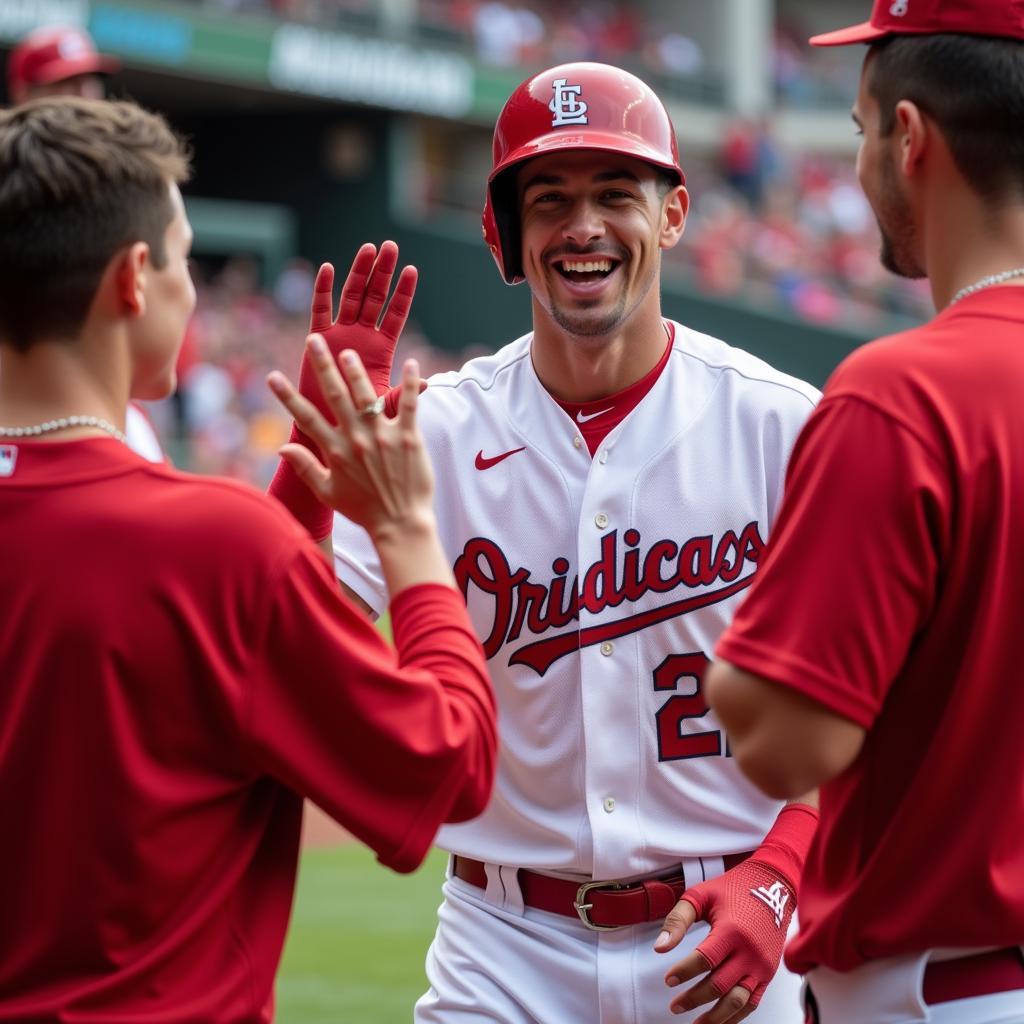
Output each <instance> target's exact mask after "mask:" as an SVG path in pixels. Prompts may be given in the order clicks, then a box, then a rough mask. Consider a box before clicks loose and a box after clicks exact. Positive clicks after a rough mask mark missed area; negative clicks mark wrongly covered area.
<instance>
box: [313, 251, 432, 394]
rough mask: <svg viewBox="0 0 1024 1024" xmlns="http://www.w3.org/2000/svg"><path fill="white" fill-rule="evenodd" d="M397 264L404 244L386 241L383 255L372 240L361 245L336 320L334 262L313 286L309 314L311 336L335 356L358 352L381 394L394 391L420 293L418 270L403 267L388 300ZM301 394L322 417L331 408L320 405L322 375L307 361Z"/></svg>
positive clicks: (373, 384) (321, 268)
mask: <svg viewBox="0 0 1024 1024" xmlns="http://www.w3.org/2000/svg"><path fill="white" fill-rule="evenodd" d="M397 265H398V246H397V245H395V243H394V242H383V243H382V244H381V247H380V252H378V251H377V247H376V246H375V245H374V244H373V243H372V242H367V243H366V244H365V245H363V246H361V247H360V249H359V251H358V252H357V253H356V256H355V259H354V260H353V261H352V266H351V268H350V269H349V272H348V277H347V278H345V283H344V285H343V286H342V289H341V302H340V304H339V306H338V315H337V317H336V318H335V316H334V267H333V266H332V265H331V264H330V263H325V264H323V266H321V267H320V271H319V273H318V274H317V275H316V283H315V284H314V285H313V301H312V305H311V306H310V311H309V329H310V332H311V333H316V334H320V335H322V336H323V339H324V341H325V342H326V343H327V347H328V349H329V350H330V353H331V355H332V356H334V357H335V358H336V357H337V356H338V354H339V353H340V352H341V351H342V350H343V349H352V351H353V352H355V353H356V354H357V355H358V356H359V358H360V360H362V363H363V366H364V367H365V368H366V372H367V375H368V376H369V378H370V383H371V384H372V386H373V389H374V391H375V392H376V393H377V394H378V395H382V394H384V392H386V391H387V390H388V389H389V388H390V387H391V364H392V362H393V361H394V358H395V348H396V347H397V345H398V339H399V337H400V336H401V334H402V330H403V328H404V327H405V322H406V320H408V318H409V309H410V308H411V306H412V300H413V296H414V295H415V294H416V280H417V276H418V274H417V271H416V268H415V267H403V268H402V272H401V273H400V274H399V275H398V284H397V285H396V286H395V292H394V294H393V295H392V296H391V301H390V302H389V301H388V292H389V291H390V290H391V279H392V277H393V276H394V273H395V267H396V266H397ZM382 314H383V316H382ZM378 321H379V324H380V326H378ZM299 390H300V391H301V392H302V393H303V394H304V395H305V396H306V397H307V398H309V399H310V400H311V401H313V402H314V404H316V406H317V408H318V409H320V411H321V413H324V412H326V407H325V406H323V405H322V404H321V403H320V401H318V398H319V397H320V394H319V391H318V390H317V387H316V374H315V373H313V372H312V368H311V367H309V365H308V359H305V358H304V359H303V362H302V369H301V371H300V374H299Z"/></svg>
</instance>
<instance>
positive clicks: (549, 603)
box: [453, 453, 764, 676]
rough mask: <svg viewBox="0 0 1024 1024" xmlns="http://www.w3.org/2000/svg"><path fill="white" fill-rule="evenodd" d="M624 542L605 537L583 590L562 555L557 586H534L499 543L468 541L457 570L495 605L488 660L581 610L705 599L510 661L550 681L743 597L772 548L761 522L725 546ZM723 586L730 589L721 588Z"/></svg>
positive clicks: (542, 643) (556, 640)
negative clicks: (566, 661) (604, 646)
mask: <svg viewBox="0 0 1024 1024" xmlns="http://www.w3.org/2000/svg"><path fill="white" fill-rule="evenodd" d="M509 454H511V453H509ZM622 542H623V545H624V550H623V551H622V552H621V554H620V550H619V547H620V545H619V533H618V531H617V530H613V531H612V532H610V533H607V534H605V535H604V536H603V537H602V538H601V555H600V557H599V558H598V560H597V561H596V562H595V563H594V564H593V565H591V566H590V567H589V568H588V569H587V570H586V571H585V572H584V573H583V574H582V579H583V583H582V585H580V582H579V580H580V577H579V576H577V577H576V578H574V579H573V581H572V583H571V584H569V583H568V573H569V566H570V563H569V560H568V559H567V558H562V557H559V558H556V559H555V560H554V562H552V563H551V569H552V571H553V572H554V574H555V575H554V576H553V577H552V579H551V582H550V583H547V584H544V583H534V582H532V581H531V579H530V575H531V573H530V570H529V569H523V568H519V569H516V570H514V571H513V569H512V567H511V566H510V565H509V563H508V559H507V558H506V557H505V554H504V552H503V551H502V550H501V548H500V547H498V545H497V544H496V543H495V542H494V541H492V540H488V539H487V538H486V537H474V538H473V539H472V540H470V541H468V542H467V543H466V546H465V548H464V549H463V552H462V554H461V555H460V556H459V557H458V558H457V559H456V561H455V565H454V567H453V568H454V572H455V579H456V580H457V581H458V584H459V586H460V587H461V589H462V593H463V596H465V597H466V598H467V600H468V598H469V588H470V587H471V586H473V587H476V589H477V590H479V591H480V592H481V593H482V594H487V595H490V596H491V597H492V598H493V600H494V624H493V626H492V627H491V631H490V633H489V634H488V635H487V637H486V638H485V639H484V641H483V647H484V653H485V654H486V655H487V657H488V658H493V657H494V656H495V655H496V654H497V653H498V651H500V650H501V648H502V647H504V646H505V644H507V643H510V642H512V641H514V640H516V639H518V637H519V636H520V635H521V633H522V631H523V627H524V626H525V627H526V628H527V629H528V630H529V631H530V632H531V633H534V634H540V633H545V632H547V631H548V630H550V629H561V628H562V627H563V626H568V625H569V623H570V622H573V621H578V620H579V617H580V609H581V608H582V609H584V610H585V611H587V612H589V613H590V614H592V615H597V614H599V613H600V612H603V611H604V610H605V609H606V608H617V607H618V606H619V605H621V604H623V603H624V602H630V603H632V602H635V601H637V600H639V599H640V598H641V597H643V596H644V595H645V594H648V593H655V594H667V593H669V592H670V591H673V590H675V589H677V588H678V587H686V588H688V589H690V590H697V589H698V588H699V590H700V592H699V593H694V594H692V595H689V596H687V597H684V598H682V599H680V600H676V601H672V602H669V603H668V604H665V605H661V606H660V607H658V608H651V609H648V610H647V611H643V612H637V613H635V614H633V615H627V616H625V617H624V618H621V619H617V620H616V621H614V622H605V623H601V624H600V625H597V626H587V627H585V628H583V629H575V630H570V631H568V632H565V633H559V634H558V635H556V636H552V637H546V638H544V639H541V640H535V641H534V642H532V643H528V644H525V645H524V646H522V647H520V648H519V649H518V650H517V651H515V652H514V653H513V655H512V656H511V658H509V664H510V665H528V666H529V667H530V668H532V669H533V670H534V671H535V672H536V673H537V674H538V675H541V676H542V675H544V673H545V672H547V670H548V669H549V668H550V667H551V666H552V665H553V664H554V663H555V662H556V661H558V659H559V658H563V657H565V655H567V654H571V653H572V652H573V651H576V650H580V649H581V648H584V647H590V646H592V645H593V644H599V643H603V642H604V641H605V640H614V639H615V638H617V637H621V636H627V635H628V634H629V633H635V632H637V631H638V630H641V629H646V628H647V627H648V626H653V625H656V624H657V623H659V622H664V621H666V620H667V619H672V618H675V617H676V616H678V615H685V614H686V613H687V612H691V611H694V610H696V609H697V608H704V607H707V606H708V605H710V604H717V603H718V602H719V601H724V600H726V599H727V598H730V597H732V596H733V595H734V594H738V593H739V592H740V591H742V590H745V589H746V588H747V587H749V586H750V584H751V582H752V581H753V578H754V577H753V573H752V572H750V573H748V574H747V575H746V576H743V577H742V578H741V574H742V572H743V569H744V566H745V563H747V562H750V563H752V566H751V567H752V568H753V567H754V566H756V563H757V560H758V558H760V556H761V553H762V551H763V550H764V540H763V539H762V537H761V533H760V530H759V528H758V525H757V523H756V522H751V523H748V524H747V525H746V526H745V527H743V529H742V530H740V531H739V533H736V532H735V531H733V530H726V532H725V533H724V534H722V536H721V537H720V538H719V540H718V543H717V544H715V539H714V537H712V536H710V535H708V536H704V537H693V538H691V539H690V540H688V541H686V542H685V543H683V544H678V543H677V542H676V541H674V540H658V541H655V542H654V543H653V544H652V545H651V546H650V547H649V548H647V550H646V551H645V552H642V551H641V550H640V542H641V538H640V531H639V530H634V529H629V530H626V531H625V533H624V534H623V535H622ZM715 583H718V584H722V585H721V586H718V587H713V586H712V585H713V584H715Z"/></svg>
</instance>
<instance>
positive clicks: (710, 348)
mask: <svg viewBox="0 0 1024 1024" xmlns="http://www.w3.org/2000/svg"><path fill="white" fill-rule="evenodd" d="M673 327H674V329H675V338H674V342H673V355H674V356H675V357H676V358H677V359H679V360H681V361H682V362H683V363H684V364H686V365H688V366H690V367H691V368H692V367H697V368H699V369H700V370H702V371H703V372H706V373H709V374H712V375H714V376H722V377H724V378H726V379H727V380H728V381H729V382H730V383H731V384H732V385H733V387H734V388H735V389H737V390H738V391H739V392H740V393H741V394H743V395H744V396H745V397H746V398H747V399H748V400H749V401H753V402H763V403H765V404H766V405H770V406H778V405H780V404H781V405H791V406H793V407H794V408H795V410H797V411H802V412H803V413H804V415H807V414H808V413H810V411H811V409H813V408H814V406H815V405H816V404H817V403H818V401H819V400H820V398H821V392H819V391H818V389H817V388H816V387H814V385H812V384H808V383H807V381H804V380H801V379H800V378H799V377H794V376H792V375H791V374H788V373H784V372H783V371H782V370H777V369H776V368H775V367H774V366H772V365H771V364H770V363H767V362H765V361H764V360H763V359H760V358H759V357H758V356H755V355H752V354H751V353H750V352H746V351H744V350H743V349H741V348H736V347H735V346H734V345H730V344H728V343H727V342H724V341H722V339H721V338H716V337H713V336H712V335H710V334H702V333H701V332H700V331H695V330H693V329H692V328H690V327H685V326H683V325H682V324H679V323H673Z"/></svg>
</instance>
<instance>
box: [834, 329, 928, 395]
mask: <svg viewBox="0 0 1024 1024" xmlns="http://www.w3.org/2000/svg"><path fill="white" fill-rule="evenodd" d="M939 334H941V330H940V329H938V328H937V326H936V324H935V323H934V322H933V323H927V324H921V325H919V326H915V327H911V328H908V329H907V330H903V331H898V332H895V333H893V334H886V335H883V336H882V337H880V338H876V339H875V340H874V341H869V342H867V343H866V344H864V345H861V346H860V347H859V348H856V349H854V350H853V352H851V353H850V354H849V355H848V356H846V358H845V359H843V361H842V362H841V363H840V364H839V365H838V366H837V367H836V368H835V370H833V371H832V375H831V376H830V377H829V379H828V381H827V382H826V384H825V395H826V397H829V398H835V397H839V396H840V395H843V396H848V397H859V398H863V399H865V400H868V401H871V402H872V403H873V404H879V403H880V402H883V401H884V400H885V396H886V395H888V394H890V393H893V392H902V391H903V389H904V388H905V386H906V384H907V383H908V382H909V379H910V378H911V377H918V376H921V375H922V374H927V372H928V366H929V363H930V362H931V359H930V356H936V357H939V356H941V353H942V349H941V348H939V347H937V346H935V345H934V344H933V342H934V340H935V339H936V338H937V336H938V335H939Z"/></svg>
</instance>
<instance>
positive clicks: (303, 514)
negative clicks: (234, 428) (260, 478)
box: [267, 423, 334, 543]
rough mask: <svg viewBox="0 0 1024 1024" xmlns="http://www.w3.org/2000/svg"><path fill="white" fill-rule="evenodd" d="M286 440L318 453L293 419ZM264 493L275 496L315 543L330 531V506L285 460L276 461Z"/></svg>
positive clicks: (332, 512) (332, 524)
mask: <svg viewBox="0 0 1024 1024" xmlns="http://www.w3.org/2000/svg"><path fill="white" fill-rule="evenodd" d="M288 440H289V441H291V442H293V443H295V444H301V445H304V446H305V447H306V448H308V449H309V450H310V451H311V452H312V453H313V454H314V455H316V456H317V457H319V452H318V451H317V447H316V445H315V444H313V442H312V440H310V438H308V437H307V436H306V435H305V434H304V433H302V431H301V430H299V428H298V427H297V426H296V425H295V424H294V423H293V424H292V432H291V435H290V437H289V438H288ZM267 494H270V495H272V496H273V497H275V498H277V500H278V501H279V502H281V504H282V505H284V507H285V508H286V509H288V511H289V512H291V514H292V515H293V516H294V517H295V519H296V521H297V522H298V523H299V524H301V525H302V526H304V527H305V528H306V530H307V531H309V535H310V536H311V537H312V538H313V540H315V541H316V542H317V543H319V542H320V541H322V540H323V539H324V538H325V537H327V536H328V535H329V534H330V532H331V529H332V527H333V526H334V510H333V509H331V508H329V507H328V506H327V505H325V504H324V503H323V502H322V501H321V500H320V499H319V498H318V497H317V496H316V495H315V494H314V493H313V492H312V491H311V490H310V489H309V488H308V487H307V486H306V485H305V484H304V483H303V482H302V480H301V478H300V477H299V475H298V474H297V473H296V472H295V470H294V469H292V467H291V465H290V464H289V463H288V462H287V461H286V460H284V459H281V461H280V462H279V463H278V465H277V471H276V472H275V473H274V478H273V479H272V480H271V481H270V486H269V487H268V488H267Z"/></svg>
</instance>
